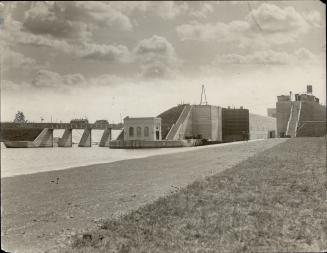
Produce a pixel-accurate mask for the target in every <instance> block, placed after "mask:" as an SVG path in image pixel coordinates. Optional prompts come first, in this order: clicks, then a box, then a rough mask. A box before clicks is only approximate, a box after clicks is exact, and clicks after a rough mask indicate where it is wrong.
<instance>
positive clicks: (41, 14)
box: [23, 1, 132, 40]
mask: <svg viewBox="0 0 327 253" xmlns="http://www.w3.org/2000/svg"><path fill="white" fill-rule="evenodd" d="M99 26H108V27H110V26H115V27H118V28H120V29H123V30H131V28H132V24H131V22H130V20H129V18H128V17H127V16H126V15H124V14H123V13H121V12H119V11H117V10H116V9H114V8H112V7H111V6H110V5H109V4H108V3H106V2H98V1H94V2H93V1H86V2H79V1H76V2H73V1H66V2H36V3H35V4H33V5H32V7H31V8H30V9H29V10H28V11H26V12H25V17H24V20H23V28H24V29H25V30H26V31H29V32H31V33H33V34H41V35H43V34H45V35H50V36H52V37H54V38H68V39H81V40H85V39H89V38H90V37H91V36H92V32H93V30H94V29H97V28H99Z"/></svg>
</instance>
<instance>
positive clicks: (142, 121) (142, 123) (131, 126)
mask: <svg viewBox="0 0 327 253" xmlns="http://www.w3.org/2000/svg"><path fill="white" fill-rule="evenodd" d="M161 139H162V137H161V118H156V117H146V118H129V117H126V118H124V140H126V141H129V140H146V141H160V140H161Z"/></svg>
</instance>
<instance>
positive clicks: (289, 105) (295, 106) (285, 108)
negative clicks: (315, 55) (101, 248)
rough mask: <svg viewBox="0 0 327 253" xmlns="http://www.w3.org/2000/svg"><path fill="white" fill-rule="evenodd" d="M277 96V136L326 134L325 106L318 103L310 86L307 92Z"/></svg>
mask: <svg viewBox="0 0 327 253" xmlns="http://www.w3.org/2000/svg"><path fill="white" fill-rule="evenodd" d="M294 97H295V100H292V99H291V97H290V96H285V95H282V96H278V97H277V103H276V109H277V135H278V137H284V136H288V137H297V136H323V135H325V134H326V107H325V106H323V105H321V104H319V98H317V97H315V96H314V95H312V86H310V85H309V86H307V93H304V94H295V96H294Z"/></svg>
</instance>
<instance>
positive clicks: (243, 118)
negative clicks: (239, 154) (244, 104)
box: [222, 108, 249, 142]
mask: <svg viewBox="0 0 327 253" xmlns="http://www.w3.org/2000/svg"><path fill="white" fill-rule="evenodd" d="M248 138H249V110H248V109H241V108H240V109H235V108H222V139H223V141H224V142H232V141H242V140H248Z"/></svg>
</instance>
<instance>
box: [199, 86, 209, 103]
mask: <svg viewBox="0 0 327 253" xmlns="http://www.w3.org/2000/svg"><path fill="white" fill-rule="evenodd" d="M203 98H204V99H203ZM200 105H208V101H207V96H206V90H205V87H204V85H202V91H201V100H200Z"/></svg>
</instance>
